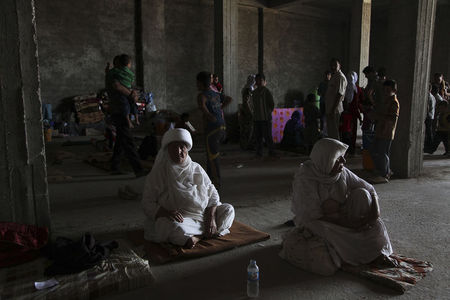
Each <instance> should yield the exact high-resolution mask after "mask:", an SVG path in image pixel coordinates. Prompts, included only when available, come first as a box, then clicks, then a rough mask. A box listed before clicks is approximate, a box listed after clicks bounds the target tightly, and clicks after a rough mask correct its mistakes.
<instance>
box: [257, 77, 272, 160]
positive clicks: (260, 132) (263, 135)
mask: <svg viewBox="0 0 450 300" xmlns="http://www.w3.org/2000/svg"><path fill="white" fill-rule="evenodd" d="M255 80H256V86H257V88H256V90H254V91H253V97H252V104H253V105H252V106H253V128H254V133H255V137H256V156H258V157H262V155H263V141H265V143H266V145H267V147H268V148H269V155H270V156H275V152H274V149H273V140H272V112H273V109H274V108H275V104H274V102H273V96H272V93H271V92H270V91H269V89H268V88H267V87H266V84H267V81H266V77H265V76H264V74H256V76H255Z"/></svg>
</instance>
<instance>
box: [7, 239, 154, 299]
mask: <svg viewBox="0 0 450 300" xmlns="http://www.w3.org/2000/svg"><path fill="white" fill-rule="evenodd" d="M50 263H51V262H50V261H49V260H47V259H45V258H39V259H36V260H34V261H32V262H29V263H27V264H22V265H18V266H15V267H10V268H4V269H1V271H0V299H64V300H70V299H94V298H97V297H100V296H104V295H108V294H117V293H121V292H125V291H129V290H133V289H137V288H141V287H144V286H147V285H149V284H151V283H152V282H153V281H154V277H153V274H152V272H151V271H150V266H149V265H148V262H147V261H146V260H144V259H142V258H140V257H139V256H138V255H136V253H134V251H132V250H131V249H121V248H119V249H116V250H114V251H113V252H112V253H111V255H110V256H109V257H108V258H107V259H105V260H104V261H103V262H102V263H101V264H99V265H97V266H95V267H93V268H91V269H88V270H85V271H83V272H80V273H76V274H70V275H58V276H55V277H53V278H55V279H56V280H57V281H58V282H59V284H58V285H56V286H54V287H52V288H49V289H45V290H37V289H36V288H35V286H34V283H35V282H36V281H45V280H48V279H50V277H45V276H44V275H43V274H44V270H45V268H46V267H47V266H49V265H50Z"/></svg>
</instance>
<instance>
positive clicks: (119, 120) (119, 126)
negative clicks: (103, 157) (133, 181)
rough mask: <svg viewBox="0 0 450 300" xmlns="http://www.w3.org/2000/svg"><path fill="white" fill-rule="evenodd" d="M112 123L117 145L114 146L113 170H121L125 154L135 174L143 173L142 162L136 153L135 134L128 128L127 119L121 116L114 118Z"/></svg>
mask: <svg viewBox="0 0 450 300" xmlns="http://www.w3.org/2000/svg"><path fill="white" fill-rule="evenodd" d="M112 122H113V124H114V126H115V127H116V143H115V144H114V152H113V157H112V159H111V169H112V170H113V171H117V170H119V167H120V160H121V158H122V154H125V157H126V158H127V159H128V161H129V162H130V165H131V167H132V168H133V170H134V172H135V173H137V172H139V171H142V165H141V161H140V160H139V156H138V154H137V152H136V146H135V144H134V139H133V134H132V133H131V130H130V128H129V127H128V121H127V119H126V117H125V116H120V115H118V116H112Z"/></svg>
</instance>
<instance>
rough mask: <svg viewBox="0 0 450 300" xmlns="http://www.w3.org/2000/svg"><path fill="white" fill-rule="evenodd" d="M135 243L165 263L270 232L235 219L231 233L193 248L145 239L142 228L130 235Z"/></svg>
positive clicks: (252, 240) (262, 237)
mask: <svg viewBox="0 0 450 300" xmlns="http://www.w3.org/2000/svg"><path fill="white" fill-rule="evenodd" d="M128 238H129V240H130V241H131V242H132V243H133V244H134V245H139V244H141V245H142V244H143V245H145V252H146V258H148V260H149V261H150V262H152V263H157V264H163V263H167V262H170V261H174V260H179V259H187V258H195V257H202V256H207V255H211V254H215V253H219V252H222V251H226V250H230V249H233V248H236V247H239V246H243V245H248V244H252V243H257V242H260V241H264V240H267V239H269V238H270V235H269V234H268V233H265V232H262V231H259V230H256V229H255V228H253V227H251V226H248V225H245V224H243V223H240V222H238V221H234V223H233V226H231V228H230V234H227V235H225V236H222V237H218V238H214V239H207V240H201V241H200V242H198V243H197V244H196V245H195V247H194V248H193V249H184V248H182V247H179V246H174V245H172V244H168V243H163V244H160V243H153V242H148V241H145V240H144V232H143V231H142V230H140V231H136V232H132V233H130V234H129V236H128Z"/></svg>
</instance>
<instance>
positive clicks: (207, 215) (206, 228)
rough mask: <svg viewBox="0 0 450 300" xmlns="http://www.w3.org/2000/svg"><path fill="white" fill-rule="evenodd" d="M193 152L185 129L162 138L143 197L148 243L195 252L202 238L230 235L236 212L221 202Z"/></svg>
mask: <svg viewBox="0 0 450 300" xmlns="http://www.w3.org/2000/svg"><path fill="white" fill-rule="evenodd" d="M191 148H192V138H191V134H190V133H189V131H187V130H185V129H181V128H177V129H173V130H169V131H167V132H166V133H165V134H164V136H163V139H162V143H161V149H160V150H159V153H158V155H157V157H156V160H155V164H154V166H153V168H152V171H151V172H150V174H149V175H148V176H147V178H146V180H145V186H144V193H143V197H142V206H143V208H144V212H145V215H146V216H147V218H146V221H145V225H144V231H145V235H144V237H145V239H146V240H150V241H154V242H158V243H159V242H170V243H172V244H175V245H179V246H184V247H186V248H193V247H194V246H195V244H196V243H197V242H198V241H199V240H200V238H202V237H205V238H212V237H216V236H223V235H226V234H228V233H230V230H229V229H230V227H231V225H232V223H233V220H234V208H233V206H231V205H230V204H225V203H224V204H222V203H221V202H220V198H219V194H218V193H217V190H216V188H215V187H214V185H213V184H212V183H211V180H210V179H209V177H208V175H207V174H206V172H205V171H204V170H203V168H202V167H201V166H200V165H199V164H198V163H196V162H193V161H192V160H191V158H190V157H189V154H188V151H189V150H191Z"/></svg>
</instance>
